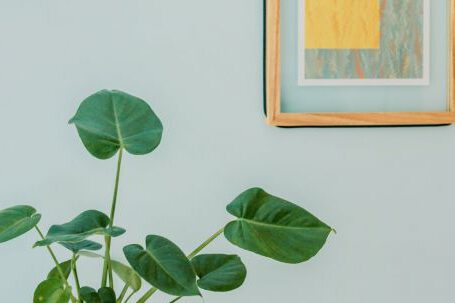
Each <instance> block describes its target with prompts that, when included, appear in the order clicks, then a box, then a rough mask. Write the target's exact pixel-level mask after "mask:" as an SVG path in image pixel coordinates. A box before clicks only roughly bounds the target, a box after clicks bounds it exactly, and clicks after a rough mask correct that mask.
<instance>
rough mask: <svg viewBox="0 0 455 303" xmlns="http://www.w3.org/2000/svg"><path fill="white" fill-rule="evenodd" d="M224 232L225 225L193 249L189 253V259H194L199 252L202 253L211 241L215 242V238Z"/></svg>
mask: <svg viewBox="0 0 455 303" xmlns="http://www.w3.org/2000/svg"><path fill="white" fill-rule="evenodd" d="M223 232H224V227H223V228H222V229H220V230H219V231H217V232H216V233H215V234H214V235H213V236H211V237H210V238H208V239H207V240H206V241H205V242H204V243H202V244H201V245H199V246H198V247H197V248H196V249H195V250H193V251H192V252H191V253H190V254H189V255H188V259H190V260H191V259H193V258H194V257H196V255H197V254H198V253H200V252H201V251H202V250H203V249H204V248H206V247H207V246H208V245H209V244H210V243H212V242H213V240H215V239H216V238H218V237H219V236H220V235H221V234H222V233H223Z"/></svg>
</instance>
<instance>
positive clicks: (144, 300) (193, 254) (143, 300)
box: [137, 227, 224, 303]
mask: <svg viewBox="0 0 455 303" xmlns="http://www.w3.org/2000/svg"><path fill="white" fill-rule="evenodd" d="M223 232H224V227H223V228H222V229H220V230H219V231H217V232H216V233H215V234H213V236H211V237H210V238H208V239H207V240H205V241H204V242H203V243H202V244H201V245H199V246H198V247H197V248H196V249H195V250H193V251H192V252H191V253H190V254H189V255H188V259H190V260H191V259H193V258H194V257H195V256H196V255H197V254H198V253H200V252H201V251H202V250H203V249H204V248H206V247H207V246H208V245H209V244H210V243H212V242H213V241H214V240H215V239H216V238H218V237H219V236H220V235H221V234H222V233H223ZM157 290H158V289H156V288H154V287H153V288H151V289H150V290H149V291H148V292H146V293H145V294H144V295H143V296H142V297H141V298H140V299H139V301H137V303H144V302H147V300H148V299H150V297H151V296H152V295H153V294H154V293H155V292H156V291H157ZM179 300H180V299H179ZM173 302H175V301H173Z"/></svg>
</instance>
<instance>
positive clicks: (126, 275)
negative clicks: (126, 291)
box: [111, 260, 142, 291]
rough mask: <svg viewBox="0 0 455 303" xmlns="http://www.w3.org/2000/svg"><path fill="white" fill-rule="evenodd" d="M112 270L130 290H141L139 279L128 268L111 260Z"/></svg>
mask: <svg viewBox="0 0 455 303" xmlns="http://www.w3.org/2000/svg"><path fill="white" fill-rule="evenodd" d="M111 265H112V270H113V271H114V272H115V273H116V274H117V276H119V278H120V279H121V280H122V281H123V282H125V284H127V285H128V286H129V287H131V289H133V290H134V291H138V290H139V289H141V285H142V282H141V277H140V276H139V275H138V274H137V273H136V272H135V271H134V270H133V269H132V268H131V267H129V266H127V265H125V264H123V263H120V262H118V261H115V260H111Z"/></svg>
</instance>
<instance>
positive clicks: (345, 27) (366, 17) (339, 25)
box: [305, 0, 381, 49]
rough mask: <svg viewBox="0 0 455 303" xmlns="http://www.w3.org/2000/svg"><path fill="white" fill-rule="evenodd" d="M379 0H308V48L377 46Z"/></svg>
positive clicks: (379, 31) (306, 17)
mask: <svg viewBox="0 0 455 303" xmlns="http://www.w3.org/2000/svg"><path fill="white" fill-rule="evenodd" d="M380 39H381V12H380V4H379V0H305V48H309V49H318V48H319V49H320V48H325V49H327V48H329V49H377V48H379V46H380Z"/></svg>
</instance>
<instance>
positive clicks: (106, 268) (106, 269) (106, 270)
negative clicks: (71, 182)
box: [101, 148, 123, 288]
mask: <svg viewBox="0 0 455 303" xmlns="http://www.w3.org/2000/svg"><path fill="white" fill-rule="evenodd" d="M122 156H123V149H122V148H120V149H119V152H118V160H117V173H116V175H115V186H114V195H113V197H112V206H111V214H110V217H109V219H110V222H109V227H111V228H112V226H113V225H114V218H115V209H116V207H117V195H118V187H119V181H120V171H121V167H122ZM111 239H112V238H111V237H110V236H106V237H105V238H104V240H105V243H106V251H105V255H104V265H103V275H102V278H101V287H106V284H107V278H108V275H109V285H110V287H111V288H114V280H113V275H112V266H111Z"/></svg>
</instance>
